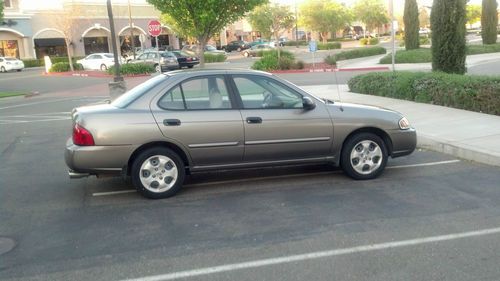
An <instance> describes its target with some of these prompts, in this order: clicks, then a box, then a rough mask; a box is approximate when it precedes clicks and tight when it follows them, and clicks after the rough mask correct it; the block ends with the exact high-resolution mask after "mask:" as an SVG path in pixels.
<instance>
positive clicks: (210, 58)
mask: <svg viewBox="0 0 500 281" xmlns="http://www.w3.org/2000/svg"><path fill="white" fill-rule="evenodd" d="M204 56H205V62H206V63H211V62H223V61H225V60H226V58H227V57H226V55H225V54H210V53H205V54H204Z"/></svg>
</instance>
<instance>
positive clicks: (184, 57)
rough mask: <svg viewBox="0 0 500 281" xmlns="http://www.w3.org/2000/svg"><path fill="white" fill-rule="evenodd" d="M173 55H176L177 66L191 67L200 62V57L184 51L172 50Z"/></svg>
mask: <svg viewBox="0 0 500 281" xmlns="http://www.w3.org/2000/svg"><path fill="white" fill-rule="evenodd" d="M172 53H174V55H175V56H176V57H177V62H178V63H179V68H183V67H187V68H193V67H194V66H195V65H197V64H199V63H200V59H199V58H197V57H195V56H192V55H190V54H188V53H186V52H183V51H180V50H177V51H172Z"/></svg>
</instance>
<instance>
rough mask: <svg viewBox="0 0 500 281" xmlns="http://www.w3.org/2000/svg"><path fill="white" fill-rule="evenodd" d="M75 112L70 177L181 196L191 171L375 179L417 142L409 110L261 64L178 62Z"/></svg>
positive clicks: (149, 194)
mask: <svg viewBox="0 0 500 281" xmlns="http://www.w3.org/2000/svg"><path fill="white" fill-rule="evenodd" d="M72 117H73V135H72V138H69V139H68V142H67V145H66V152H65V159H66V163H67V165H68V167H69V168H70V170H69V175H70V177H71V178H79V177H84V176H89V175H103V174H117V175H120V174H122V175H127V176H130V177H131V179H132V182H133V184H134V186H135V187H136V188H137V190H138V191H139V192H140V193H142V194H143V195H144V196H146V197H149V198H165V197H170V196H172V195H174V194H175V193H176V192H178V191H179V190H180V189H181V187H182V184H183V181H184V177H185V175H186V174H189V173H194V172H198V171H206V170H216V169H227V168H246V167H256V166H257V167H261V166H274V165H288V164H306V163H331V164H333V165H335V166H341V167H342V168H343V170H344V171H345V173H346V174H347V175H349V176H350V177H352V178H354V179H357V180H366V179H373V178H375V177H377V176H379V175H380V174H381V173H382V171H383V170H384V168H385V166H386V163H387V160H388V158H389V156H390V157H398V156H403V155H407V154H410V153H412V152H413V150H414V149H415V145H416V132H415V129H413V128H412V127H411V126H410V124H409V122H408V120H407V119H406V118H405V117H404V116H402V115H401V114H400V113H397V112H394V111H390V110H386V109H381V108H376V107H371V106H364V105H356V104H346V103H342V104H339V103H334V102H332V101H330V100H326V99H320V98H317V97H315V96H313V95H311V94H309V93H307V92H305V91H304V90H302V89H300V88H298V87H297V86H295V85H293V84H291V83H290V82H287V81H285V80H283V79H280V78H278V77H276V76H273V75H272V74H269V73H265V72H257V71H251V70H199V71H173V72H170V73H167V74H162V75H158V76H156V77H154V78H152V79H150V80H148V81H146V82H144V83H143V84H141V85H139V86H137V87H135V88H134V89H132V90H130V91H129V92H127V93H125V94H124V95H122V96H121V97H119V98H118V99H116V100H115V101H113V102H112V103H110V104H100V105H92V106H84V107H79V108H76V109H74V110H73V113H72Z"/></svg>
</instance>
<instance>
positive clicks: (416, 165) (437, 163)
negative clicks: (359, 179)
mask: <svg viewBox="0 0 500 281" xmlns="http://www.w3.org/2000/svg"><path fill="white" fill-rule="evenodd" d="M457 162H460V160H458V159H455V160H447V161H438V162H429V163H420V164H409V165H399V166H387V167H386V169H401V168H411V167H425V166H435V165H445V164H452V163H457ZM334 173H340V170H337V171H325V172H316V173H301V174H291V175H280V176H268V177H255V178H244V179H236V180H226V181H213V182H206V183H194V184H187V185H185V186H184V187H201V186H210V185H218V184H229V183H240V182H248V181H250V180H254V181H258V180H272V179H280V178H292V177H302V176H316V175H327V174H334ZM134 192H136V191H135V189H127V190H118V191H109V192H96V193H92V196H109V195H117V194H124V193H134Z"/></svg>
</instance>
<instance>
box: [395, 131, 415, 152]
mask: <svg viewBox="0 0 500 281" xmlns="http://www.w3.org/2000/svg"><path fill="white" fill-rule="evenodd" d="M389 136H390V138H391V140H392V154H391V157H392V158H396V157H400V156H405V155H408V154H411V153H412V152H413V151H414V150H415V148H416V147H417V131H416V130H415V129H414V128H411V129H408V130H392V131H389Z"/></svg>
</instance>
